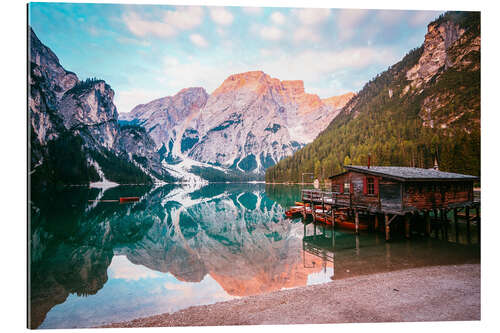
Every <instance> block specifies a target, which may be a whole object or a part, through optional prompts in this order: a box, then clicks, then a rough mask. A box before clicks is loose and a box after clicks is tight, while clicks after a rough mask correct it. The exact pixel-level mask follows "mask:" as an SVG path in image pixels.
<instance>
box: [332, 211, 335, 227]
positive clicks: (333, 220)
mask: <svg viewBox="0 0 500 333" xmlns="http://www.w3.org/2000/svg"><path fill="white" fill-rule="evenodd" d="M333 229H335V209H334V207H333V206H332V230H333Z"/></svg>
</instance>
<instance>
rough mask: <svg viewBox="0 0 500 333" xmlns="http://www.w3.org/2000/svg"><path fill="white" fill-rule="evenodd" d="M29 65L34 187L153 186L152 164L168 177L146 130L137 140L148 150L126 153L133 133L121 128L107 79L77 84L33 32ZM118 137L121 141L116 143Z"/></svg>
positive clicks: (156, 169)
mask: <svg viewBox="0 0 500 333" xmlns="http://www.w3.org/2000/svg"><path fill="white" fill-rule="evenodd" d="M28 61H29V73H30V75H29V78H28V82H29V95H28V106H29V122H30V125H31V135H30V136H31V140H30V146H31V147H30V153H31V168H30V176H31V180H32V184H33V185H35V187H39V186H52V185H55V183H61V184H82V183H89V182H92V181H98V180H104V179H107V180H113V181H116V182H132V181H136V182H150V181H151V180H152V179H154V178H153V177H151V171H153V170H148V167H151V166H152V165H155V166H156V167H155V170H154V171H155V172H156V174H157V176H159V177H160V179H167V178H170V176H169V175H168V173H166V172H164V171H161V165H160V163H159V162H158V161H156V162H155V161H154V156H153V155H154V148H155V147H154V145H153V146H152V145H148V140H149V141H150V140H151V138H150V137H149V136H148V134H147V133H146V132H145V131H143V132H141V133H140V136H138V135H135V137H134V138H133V141H134V142H135V143H136V146H141V147H148V148H150V149H151V150H150V151H146V150H145V149H135V150H132V153H131V154H129V152H124V151H123V146H124V145H123V142H124V141H126V138H125V137H126V136H127V134H128V133H129V132H128V131H123V133H122V131H121V130H120V126H119V125H118V122H117V120H118V113H117V111H116V107H115V105H114V104H113V98H114V91H113V90H112V89H111V87H110V86H109V85H107V84H106V83H105V82H104V81H103V80H97V79H87V80H86V81H79V79H78V77H77V76H76V75H75V74H74V73H71V72H68V71H66V70H65V69H64V68H63V67H62V66H61V65H60V63H59V60H58V58H57V56H56V55H55V54H54V53H53V52H52V51H51V50H50V49H49V48H48V47H46V46H45V45H43V44H42V42H40V40H39V39H38V37H37V36H36V34H35V33H34V31H33V30H32V29H31V28H30V36H29V59H28ZM118 137H119V138H120V142H121V143H120V144H115V141H116V139H117V138H118ZM138 158H139V159H140V158H142V159H144V158H147V159H151V163H142V165H140V166H139V165H138V162H137V159H138ZM155 163H156V164H155ZM101 164H104V165H105V166H102V165H101ZM101 169H103V170H101ZM160 171H161V172H160ZM103 177H105V178H103Z"/></svg>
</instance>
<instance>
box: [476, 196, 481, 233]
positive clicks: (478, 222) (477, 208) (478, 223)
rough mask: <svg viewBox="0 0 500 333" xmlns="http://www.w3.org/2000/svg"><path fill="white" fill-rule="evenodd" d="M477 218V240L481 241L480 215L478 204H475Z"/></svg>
mask: <svg viewBox="0 0 500 333" xmlns="http://www.w3.org/2000/svg"><path fill="white" fill-rule="evenodd" d="M476 218H477V242H478V243H481V217H480V216H479V204H478V205H477V206H476Z"/></svg>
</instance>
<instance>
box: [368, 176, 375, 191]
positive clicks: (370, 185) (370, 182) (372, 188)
mask: <svg viewBox="0 0 500 333" xmlns="http://www.w3.org/2000/svg"><path fill="white" fill-rule="evenodd" d="M366 185H367V194H368V195H374V194H375V181H374V180H373V178H371V177H370V178H367V179H366Z"/></svg>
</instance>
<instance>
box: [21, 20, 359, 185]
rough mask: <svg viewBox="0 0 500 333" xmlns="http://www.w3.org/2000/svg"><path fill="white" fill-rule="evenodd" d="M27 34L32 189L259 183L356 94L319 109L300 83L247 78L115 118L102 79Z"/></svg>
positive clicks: (235, 77) (258, 73) (143, 106)
mask: <svg viewBox="0 0 500 333" xmlns="http://www.w3.org/2000/svg"><path fill="white" fill-rule="evenodd" d="M29 33H30V37H29V41H30V52H29V65H30V66H29V67H30V76H29V112H30V125H31V131H30V132H31V133H30V145H31V147H30V148H31V149H30V153H31V168H30V175H31V179H32V183H33V184H45V185H47V184H49V183H60V184H85V183H92V184H101V185H103V186H105V184H108V185H109V184H111V185H112V184H114V183H144V182H147V183H150V182H172V181H182V182H203V181H206V180H211V181H230V180H262V179H263V177H264V173H265V170H266V168H268V167H269V166H272V165H274V164H275V163H277V162H278V161H280V160H281V159H283V158H284V157H287V156H290V155H292V154H293V153H294V152H295V151H297V150H298V149H300V148H302V147H304V146H305V145H306V144H307V143H310V142H312V140H313V139H314V138H315V137H316V136H317V135H318V133H319V132H321V131H322V130H323V129H325V128H326V126H327V125H328V124H329V123H330V121H331V120H332V119H333V118H335V116H336V115H337V114H338V113H339V112H340V110H341V108H342V107H343V106H344V105H345V104H346V103H347V102H348V101H349V100H350V98H352V96H353V95H354V94H352V93H349V94H345V95H342V96H334V97H332V98H328V99H324V100H322V99H320V98H319V97H318V96H317V95H314V94H308V93H306V92H305V90H304V83H303V82H302V81H299V80H297V81H280V80H278V79H276V78H272V77H270V76H269V75H267V74H265V73H264V72H262V71H251V72H246V73H240V74H234V75H231V76H229V77H228V78H227V79H226V80H225V81H224V82H223V83H222V84H221V85H220V86H219V87H218V88H217V89H216V90H215V91H214V92H212V93H211V94H210V95H209V94H208V93H207V92H206V91H205V90H204V89H203V88H200V87H194V88H186V89H182V90H181V91H179V92H178V93H177V94H175V95H174V96H168V97H163V98H160V99H156V100H154V101H151V102H148V103H146V104H140V105H138V106H136V107H135V108H134V109H133V110H132V111H131V112H129V113H126V114H120V115H119V114H118V112H117V109H116V106H115V105H114V103H113V98H114V91H113V90H112V89H111V87H110V86H109V85H108V84H107V83H106V82H105V81H104V80H100V79H95V78H91V79H86V80H84V81H81V80H79V79H78V77H77V76H76V74H74V73H72V72H69V71H67V70H66V69H64V68H63V67H62V66H61V65H60V63H59V59H58V58H57V56H56V55H55V54H54V53H53V52H52V51H51V50H50V49H49V48H48V47H46V46H45V45H43V43H42V42H41V41H40V40H39V39H38V37H37V36H36V34H35V33H34V31H33V30H32V29H31V28H30V31H29Z"/></svg>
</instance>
